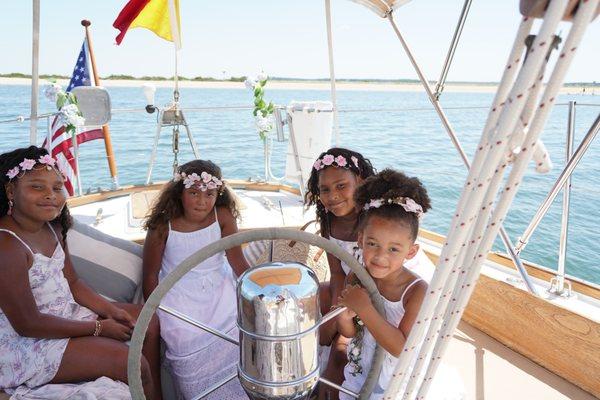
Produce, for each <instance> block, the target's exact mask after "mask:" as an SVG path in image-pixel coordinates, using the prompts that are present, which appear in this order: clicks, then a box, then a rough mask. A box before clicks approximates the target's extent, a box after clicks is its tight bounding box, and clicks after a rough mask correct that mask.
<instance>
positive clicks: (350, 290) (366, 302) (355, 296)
mask: <svg viewBox="0 0 600 400" xmlns="http://www.w3.org/2000/svg"><path fill="white" fill-rule="evenodd" d="M338 304H340V305H342V306H346V307H348V308H349V309H351V310H352V311H353V312H354V313H355V314H358V315H360V314H362V313H363V312H364V311H365V310H366V309H367V308H368V307H369V306H371V298H370V297H369V292H367V290H366V289H364V288H362V287H360V286H358V285H352V286H347V287H346V288H345V289H344V290H342V294H341V295H340V297H338Z"/></svg>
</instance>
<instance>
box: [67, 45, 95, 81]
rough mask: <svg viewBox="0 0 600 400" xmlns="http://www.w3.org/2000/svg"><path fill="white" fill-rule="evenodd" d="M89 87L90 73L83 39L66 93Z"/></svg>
mask: <svg viewBox="0 0 600 400" xmlns="http://www.w3.org/2000/svg"><path fill="white" fill-rule="evenodd" d="M90 85H91V82H90V72H89V71H88V63H87V52H86V45H85V39H84V40H83V44H82V45H81V51H80V52H79V57H77V62H76V63H75V68H74V69H73V75H72V76H71V81H70V82H69V86H68V87H67V92H70V91H71V89H73V88H74V87H77V86H90Z"/></svg>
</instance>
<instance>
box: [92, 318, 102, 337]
mask: <svg viewBox="0 0 600 400" xmlns="http://www.w3.org/2000/svg"><path fill="white" fill-rule="evenodd" d="M100 332H102V322H100V321H99V320H96V328H95V329H94V333H93V336H100Z"/></svg>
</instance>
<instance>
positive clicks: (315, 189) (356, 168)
mask: <svg viewBox="0 0 600 400" xmlns="http://www.w3.org/2000/svg"><path fill="white" fill-rule="evenodd" d="M326 155H331V156H333V157H334V158H337V157H339V156H342V157H344V158H345V159H346V161H347V164H346V165H345V166H343V167H339V166H336V165H324V166H323V168H322V169H319V170H317V169H316V168H312V169H311V171H310V177H309V178H308V182H307V184H306V194H305V195H304V206H305V207H306V208H309V207H310V206H312V205H314V206H315V207H316V211H315V213H316V216H317V223H318V224H319V226H320V227H321V234H322V235H324V236H329V234H330V232H329V224H328V223H326V222H327V211H326V210H325V206H323V204H322V203H321V201H320V200H319V173H320V172H321V171H322V170H323V169H325V168H331V167H333V168H345V169H347V170H349V171H351V172H352V173H354V174H355V175H356V176H358V177H360V178H362V179H367V178H368V177H370V176H372V175H375V172H376V171H375V168H373V165H372V164H371V161H369V159H368V158H365V157H364V156H363V155H362V154H360V153H358V152H356V151H353V150H349V149H345V148H342V147H332V148H331V149H329V150H327V151H325V152H323V153H321V154H320V155H319V157H318V158H317V161H318V160H322V159H323V157H324V156H326ZM354 161H356V163H355V162H354Z"/></svg>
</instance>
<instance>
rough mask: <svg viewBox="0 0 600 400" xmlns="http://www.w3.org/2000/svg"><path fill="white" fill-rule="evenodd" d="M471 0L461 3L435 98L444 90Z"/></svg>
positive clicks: (436, 87) (438, 97)
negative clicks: (460, 9) (461, 6)
mask: <svg viewBox="0 0 600 400" xmlns="http://www.w3.org/2000/svg"><path fill="white" fill-rule="evenodd" d="M472 1H473V0H465V4H464V5H463V8H462V11H461V13H460V17H459V18H458V23H457V24H456V29H455V31H454V36H453V37H452V42H450V47H449V48H448V54H447V55H446V61H444V66H443V67H442V72H441V74H440V79H438V81H437V84H436V85H435V94H434V96H435V99H436V100H439V99H440V96H441V95H442V91H443V90H444V84H445V83H446V78H447V77H448V71H450V65H451V64H452V59H453V58H454V53H455V52H456V47H457V46H458V41H459V40H460V35H461V34H462V30H463V28H464V26H465V21H466V20H467V15H468V14H469V9H470V8H471V2H472Z"/></svg>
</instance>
